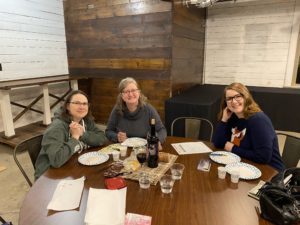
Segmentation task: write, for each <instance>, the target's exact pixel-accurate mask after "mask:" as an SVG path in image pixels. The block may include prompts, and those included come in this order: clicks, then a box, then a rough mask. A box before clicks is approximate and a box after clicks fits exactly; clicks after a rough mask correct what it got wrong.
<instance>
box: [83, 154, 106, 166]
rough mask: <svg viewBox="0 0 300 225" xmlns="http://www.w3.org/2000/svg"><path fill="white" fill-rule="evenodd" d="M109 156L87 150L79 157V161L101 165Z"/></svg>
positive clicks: (85, 163)
mask: <svg viewBox="0 0 300 225" xmlns="http://www.w3.org/2000/svg"><path fill="white" fill-rule="evenodd" d="M108 159H109V156H108V155H107V154H105V153H100V152H87V153H85V154H83V155H81V156H79V157H78V162H79V163H81V164H82V165H86V166H94V165H99V164H101V163H104V162H106V161H107V160H108Z"/></svg>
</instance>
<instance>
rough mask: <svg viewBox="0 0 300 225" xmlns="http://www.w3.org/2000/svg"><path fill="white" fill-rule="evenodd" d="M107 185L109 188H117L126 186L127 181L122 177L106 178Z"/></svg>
mask: <svg viewBox="0 0 300 225" xmlns="http://www.w3.org/2000/svg"><path fill="white" fill-rule="evenodd" d="M105 186H106V188H107V189H110V190H116V189H121V188H123V187H126V182H125V180H124V178H122V177H113V178H108V179H105Z"/></svg>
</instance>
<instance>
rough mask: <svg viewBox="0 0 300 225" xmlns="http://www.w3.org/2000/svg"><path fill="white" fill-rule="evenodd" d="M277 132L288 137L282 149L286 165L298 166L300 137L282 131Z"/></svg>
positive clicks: (287, 166)
mask: <svg viewBox="0 0 300 225" xmlns="http://www.w3.org/2000/svg"><path fill="white" fill-rule="evenodd" d="M276 133H277V135H282V136H285V137H286V139H285V142H284V147H283V151H282V161H283V163H284V165H285V167H286V168H290V167H295V166H297V164H298V162H299V159H300V138H298V137H296V136H293V135H290V134H285V133H281V132H276Z"/></svg>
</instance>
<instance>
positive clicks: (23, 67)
mask: <svg viewBox="0 0 300 225" xmlns="http://www.w3.org/2000/svg"><path fill="white" fill-rule="evenodd" d="M0 63H1V64H2V69H3V71H0V81H5V80H16V79H24V78H34V77H45V76H55V75H62V74H68V59H67V50H66V36H65V25H64V13H63V0H9V1H5V0H0Z"/></svg>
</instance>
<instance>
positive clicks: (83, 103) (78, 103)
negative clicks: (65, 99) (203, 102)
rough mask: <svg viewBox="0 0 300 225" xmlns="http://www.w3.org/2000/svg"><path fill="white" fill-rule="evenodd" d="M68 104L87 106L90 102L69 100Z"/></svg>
mask: <svg viewBox="0 0 300 225" xmlns="http://www.w3.org/2000/svg"><path fill="white" fill-rule="evenodd" d="M69 103H70V104H74V105H76V106H89V105H90V103H88V102H69Z"/></svg>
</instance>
